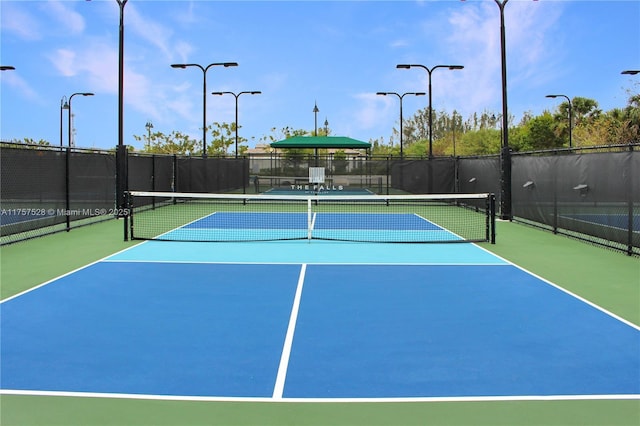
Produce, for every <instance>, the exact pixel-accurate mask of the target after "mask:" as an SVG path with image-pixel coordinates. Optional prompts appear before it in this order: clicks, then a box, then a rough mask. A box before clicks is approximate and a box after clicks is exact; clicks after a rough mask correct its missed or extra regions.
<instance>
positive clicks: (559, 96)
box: [545, 95, 573, 148]
mask: <svg viewBox="0 0 640 426" xmlns="http://www.w3.org/2000/svg"><path fill="white" fill-rule="evenodd" d="M545 98H551V99H555V98H565V99H566V100H567V103H568V104H569V148H572V147H573V142H572V140H571V134H572V133H573V113H572V109H573V106H572V105H571V99H570V98H569V97H568V96H567V95H547V96H545Z"/></svg>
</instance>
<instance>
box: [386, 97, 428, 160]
mask: <svg viewBox="0 0 640 426" xmlns="http://www.w3.org/2000/svg"><path fill="white" fill-rule="evenodd" d="M376 95H379V96H387V95H395V96H397V97H398V99H400V158H402V157H403V155H404V154H403V129H402V122H403V121H404V120H403V119H402V101H403V99H404V97H405V96H406V95H415V96H424V95H426V93H424V92H406V93H403V94H402V95H401V94H399V93H396V92H378V93H376Z"/></svg>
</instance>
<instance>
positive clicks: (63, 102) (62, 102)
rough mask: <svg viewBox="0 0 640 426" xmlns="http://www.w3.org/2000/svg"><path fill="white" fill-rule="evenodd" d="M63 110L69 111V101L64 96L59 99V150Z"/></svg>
mask: <svg viewBox="0 0 640 426" xmlns="http://www.w3.org/2000/svg"><path fill="white" fill-rule="evenodd" d="M65 109H69V101H67V97H66V96H63V97H62V99H60V148H62V112H63V110H65Z"/></svg>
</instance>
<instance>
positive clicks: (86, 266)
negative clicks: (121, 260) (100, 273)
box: [0, 241, 147, 304]
mask: <svg viewBox="0 0 640 426" xmlns="http://www.w3.org/2000/svg"><path fill="white" fill-rule="evenodd" d="M146 242H147V241H141V242H139V243H137V244H134V245H132V246H131V247H127V248H125V249H122V250H119V251H117V252H115V253H111V254H109V255H107V256H105V257H103V258H101V259H98V260H96V261H94V262H91V263H87V264H86V265H83V266H81V267H79V268H76V269H74V270H72V271H69V272H66V273H64V274H62V275H59V276H57V277H55V278H52V279H50V280H48V281H45V282H43V283H42V284H38V285H36V286H35V287H31V288H28V289H26V290H24V291H21V292H20V293H17V294H14V295H13V296H9V297H7V298H6V299H2V300H0V304H3V303H4V302H8V301H9V300H12V299H15V298H16V297H19V296H22V295H24V294H27V293H31V292H32V291H34V290H37V289H39V288H40V287H44V286H45V285H47V284H51V283H52V282H54V281H57V280H59V279H61V278H64V277H66V276H68V275H71V274H75V273H76V272H79V271H81V270H83V269H86V268H88V267H90V266H93V265H95V264H96V263H100V262H103V261H105V260H107V259H108V258H110V257H111V256H116V255H118V254H120V253H124V252H125V251H128V250H131V249H133V248H135V247H138V246H140V245H141V244H144V243H146Z"/></svg>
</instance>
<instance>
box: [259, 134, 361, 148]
mask: <svg viewBox="0 0 640 426" xmlns="http://www.w3.org/2000/svg"><path fill="white" fill-rule="evenodd" d="M271 147H272V148H297V149H306V148H310V149H316V150H317V149H324V148H334V149H346V148H351V149H369V148H371V144H370V143H368V142H362V141H359V140H356V139H352V138H348V137H346V136H294V137H292V138H289V139H283V140H281V141H277V142H273V143H272V144H271Z"/></svg>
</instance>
